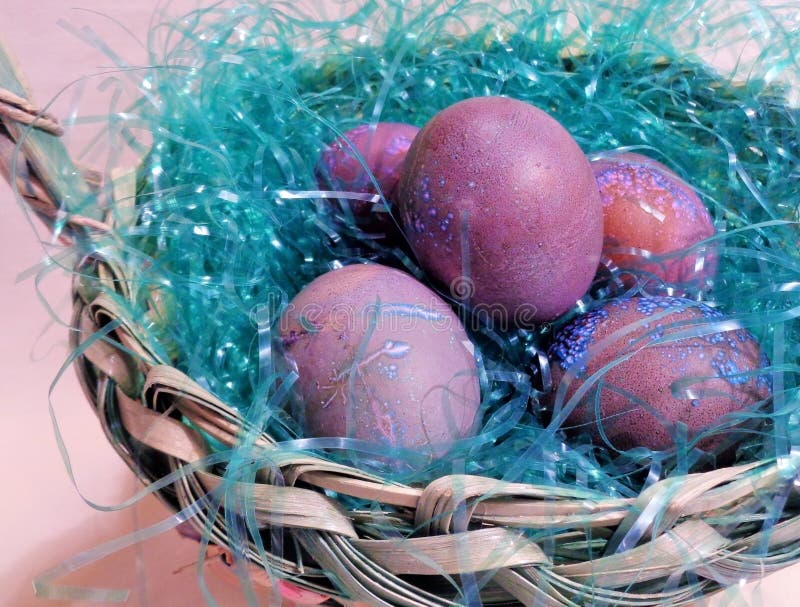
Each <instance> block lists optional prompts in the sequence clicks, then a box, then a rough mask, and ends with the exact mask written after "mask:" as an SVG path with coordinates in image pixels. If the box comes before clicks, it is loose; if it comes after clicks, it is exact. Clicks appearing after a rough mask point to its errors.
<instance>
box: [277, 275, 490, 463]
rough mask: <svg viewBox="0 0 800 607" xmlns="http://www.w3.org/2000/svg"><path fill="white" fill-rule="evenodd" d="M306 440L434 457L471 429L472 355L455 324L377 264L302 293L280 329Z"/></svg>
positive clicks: (442, 306)
mask: <svg viewBox="0 0 800 607" xmlns="http://www.w3.org/2000/svg"><path fill="white" fill-rule="evenodd" d="M280 336H281V343H282V345H283V350H284V353H285V356H286V358H287V359H288V360H289V361H290V362H291V363H292V364H293V365H294V366H295V367H296V370H297V373H298V375H299V379H298V380H297V383H296V387H297V392H298V396H299V399H298V400H299V404H298V407H297V408H296V411H295V413H296V415H297V419H298V420H299V421H300V423H301V425H302V427H303V428H304V431H305V435H306V436H308V437H348V438H356V439H363V440H367V441H371V442H378V443H382V444H383V443H386V444H389V445H393V446H397V447H406V448H412V447H413V448H415V449H418V450H419V451H420V452H426V453H429V454H430V455H438V454H442V453H443V452H444V451H446V450H447V448H448V446H449V445H450V444H451V443H452V442H453V441H454V440H456V439H458V438H462V437H465V436H468V435H470V434H471V433H472V432H473V430H474V429H475V423H476V413H477V411H478V406H479V404H480V400H481V399H480V390H479V386H478V373H477V367H476V362H475V357H474V354H473V347H472V344H471V343H470V341H469V338H468V337H467V334H466V332H465V331H464V328H463V326H462V325H461V322H460V321H459V319H458V317H457V316H456V315H455V314H454V313H453V311H452V309H451V308H450V306H448V305H447V304H446V303H445V302H444V301H443V300H442V299H441V298H440V297H439V296H438V295H436V294H435V293H434V292H433V291H431V290H430V289H428V288H427V287H426V286H425V285H423V284H422V283H420V282H418V281H417V280H416V279H414V278H413V277H412V276H410V275H408V274H406V273H404V272H401V271H399V270H395V269H392V268H387V267H385V266H381V265H378V264H356V265H349V266H345V267H343V268H341V269H337V270H333V271H331V272H328V273H326V274H323V275H322V276H320V277H318V278H316V279H315V280H314V281H312V282H311V283H310V284H308V285H307V286H306V287H305V288H304V289H303V290H302V291H301V292H300V293H299V294H298V295H297V296H296V297H295V298H294V299H293V300H292V301H291V303H290V305H289V306H288V309H287V310H286V312H285V313H284V314H283V316H282V318H281V321H280Z"/></svg>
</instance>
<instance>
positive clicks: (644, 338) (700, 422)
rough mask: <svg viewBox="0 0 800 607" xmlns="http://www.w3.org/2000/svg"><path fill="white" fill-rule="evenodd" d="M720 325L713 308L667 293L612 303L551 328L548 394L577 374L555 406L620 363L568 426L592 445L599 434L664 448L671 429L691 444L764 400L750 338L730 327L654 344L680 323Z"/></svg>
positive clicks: (760, 360) (623, 444)
mask: <svg viewBox="0 0 800 607" xmlns="http://www.w3.org/2000/svg"><path fill="white" fill-rule="evenodd" d="M723 320H725V317H724V316H723V315H722V314H721V313H720V312H719V311H717V310H714V309H713V308H710V307H708V306H706V305H704V304H701V303H698V302H695V301H690V300H687V299H680V298H676V297H636V298H630V299H620V300H613V301H611V302H609V303H607V304H606V305H604V306H602V307H600V308H597V309H595V310H592V311H590V312H588V313H586V314H583V315H581V316H579V317H577V318H575V319H574V320H572V321H571V322H569V323H568V324H567V325H565V326H564V327H563V328H561V329H560V330H559V331H558V332H557V334H556V335H555V337H554V341H553V344H552V346H551V347H550V349H549V355H550V359H551V364H552V371H553V382H554V386H555V387H556V388H554V394H553V397H554V398H555V397H556V395H557V392H556V390H557V386H558V384H559V382H560V381H561V379H562V378H563V377H564V375H565V373H566V372H567V371H571V372H572V374H574V375H576V378H575V379H574V380H572V381H571V382H570V383H569V384H568V385H567V390H566V393H565V394H564V398H563V400H562V401H560V402H558V403H555V404H556V409H558V408H559V407H560V406H561V405H564V404H566V403H567V402H568V401H569V399H570V398H572V396H573V395H574V394H575V393H576V392H577V391H578V389H579V388H581V387H582V386H583V384H584V381H585V380H586V378H587V377H589V376H591V375H592V374H594V373H596V372H598V371H601V370H603V369H604V367H605V366H606V365H610V364H612V363H614V362H616V361H621V362H619V363H618V364H614V365H613V366H611V367H610V368H609V369H607V370H605V371H604V372H603V376H602V383H599V384H595V385H594V386H593V387H592V388H591V389H590V390H589V391H588V392H586V394H584V395H583V396H582V397H581V398H580V399H579V401H578V403H577V406H576V407H575V408H574V409H573V410H572V412H571V413H570V414H569V417H568V419H567V421H566V423H567V426H569V427H572V428H574V429H576V430H583V431H587V432H588V433H589V434H590V435H591V436H592V438H593V440H594V441H595V442H597V443H598V444H600V445H604V444H605V441H604V440H603V438H602V434H603V433H604V434H605V436H606V437H607V439H608V440H609V442H610V443H611V445H612V446H613V447H614V448H616V449H620V450H625V449H630V448H632V447H647V448H649V449H653V450H663V449H668V448H670V447H671V446H673V445H674V434H673V433H674V431H675V427H676V424H678V423H682V424H685V425H686V426H687V429H688V432H689V435H688V436H689V438H690V439H691V438H692V437H694V436H697V434H698V433H700V432H701V431H703V430H706V429H708V428H712V427H714V426H715V425H716V424H718V423H719V420H720V419H721V418H722V417H724V416H725V415H727V414H729V413H733V412H735V411H739V410H741V409H745V408H747V407H750V406H752V405H754V404H756V403H759V402H760V401H762V400H764V399H766V398H768V397H769V395H770V392H771V389H770V382H769V379H768V378H767V377H766V376H765V375H763V374H759V373H758V371H759V370H760V369H761V368H763V366H764V365H765V364H767V361H766V358H765V357H764V356H763V354H762V352H761V350H760V348H759V344H758V342H757V341H756V340H755V338H754V337H753V335H752V334H750V333H749V332H748V331H746V330H744V329H732V330H729V331H722V332H718V333H711V334H707V335H698V336H694V337H688V336H687V337H684V338H681V339H677V340H675V341H670V342H668V343H659V344H656V343H653V342H654V341H655V340H656V339H659V338H663V337H669V336H670V335H675V333H676V332H679V331H687V330H691V329H690V327H688V326H687V321H702V322H705V323H710V322H719V321H723ZM693 326H694V327H699V326H702V325H693ZM598 390H599V399H598V398H597V397H598ZM596 403H597V407H599V413H600V417H599V418H598V416H597V412H598V411H597V410H596V408H595V405H596ZM721 440H722V437H721V436H718V435H713V436H709V437H707V438H705V439H702V440H701V441H700V444H699V445H698V446H699V447H701V448H703V449H706V450H713V449H714V448H716V447H717V445H718V444H720V441H721Z"/></svg>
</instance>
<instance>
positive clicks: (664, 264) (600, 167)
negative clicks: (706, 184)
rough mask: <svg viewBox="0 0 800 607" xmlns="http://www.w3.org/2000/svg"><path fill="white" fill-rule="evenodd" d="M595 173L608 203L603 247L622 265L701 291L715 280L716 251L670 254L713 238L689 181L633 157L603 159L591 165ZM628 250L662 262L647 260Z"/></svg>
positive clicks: (711, 227)
mask: <svg viewBox="0 0 800 607" xmlns="http://www.w3.org/2000/svg"><path fill="white" fill-rule="evenodd" d="M592 169H593V170H594V174H595V178H596V179H597V184H598V187H599V189H600V198H601V199H602V201H603V219H604V224H605V228H604V231H605V233H604V242H603V248H604V251H605V253H606V254H607V255H608V256H609V257H610V258H611V259H612V260H613V261H614V263H616V265H617V266H619V267H620V268H622V269H628V270H643V271H646V272H650V273H652V274H655V275H656V276H658V277H659V278H661V279H662V280H665V281H667V282H671V283H687V282H689V283H695V284H696V285H697V286H704V284H705V283H706V282H707V281H708V279H710V278H712V277H713V276H714V273H715V272H716V266H717V259H716V253H715V252H714V250H713V248H712V247H711V246H708V247H706V246H703V247H697V248H692V249H691V250H690V251H687V252H686V253H685V254H681V255H671V254H675V253H678V252H681V251H684V250H685V249H689V248H690V247H692V246H693V245H695V244H697V243H699V242H701V241H702V240H705V239H706V238H709V237H711V236H713V235H714V224H713V222H712V220H711V216H710V214H709V212H708V210H707V209H706V207H705V205H703V203H702V201H701V200H700V198H699V197H698V196H697V194H696V193H695V191H694V190H693V189H692V188H691V187H690V186H689V185H688V184H687V183H686V182H685V181H683V180H682V179H681V178H680V177H678V175H676V174H675V173H674V172H672V171H671V170H670V169H668V168H667V167H666V166H664V165H663V164H661V163H660V162H657V161H655V160H653V159H651V158H647V157H646V156H642V155H640V154H633V153H612V154H607V155H603V156H600V157H598V158H596V159H593V160H592ZM625 249H639V250H641V251H644V252H646V254H652V255H654V256H656V257H657V258H658V259H657V260H655V261H648V258H647V257H645V256H643V255H640V254H636V253H627V252H625ZM661 256H666V257H664V258H661Z"/></svg>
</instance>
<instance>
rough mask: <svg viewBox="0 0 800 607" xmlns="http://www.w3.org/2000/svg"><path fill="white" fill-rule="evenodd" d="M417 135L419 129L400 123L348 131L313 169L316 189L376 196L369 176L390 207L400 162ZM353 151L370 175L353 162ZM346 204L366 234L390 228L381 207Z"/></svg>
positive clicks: (389, 217) (385, 213)
mask: <svg viewBox="0 0 800 607" xmlns="http://www.w3.org/2000/svg"><path fill="white" fill-rule="evenodd" d="M418 132H419V128H418V127H416V126H413V125H411V124H405V123H402V122H378V123H375V124H363V125H360V126H357V127H355V128H354V129H351V130H349V131H347V132H346V133H345V134H344V137H341V138H339V139H337V140H336V141H334V142H333V143H332V144H331V145H329V146H328V147H327V148H326V149H325V150H324V151H323V153H322V157H321V158H320V161H319V163H318V164H317V168H316V174H317V181H318V183H319V187H320V188H321V189H324V190H329V189H330V190H338V191H343V192H355V193H359V194H375V193H376V192H377V190H376V188H375V184H373V182H372V179H371V178H370V172H371V173H372V176H373V177H375V180H376V181H377V182H378V185H379V186H380V191H381V193H382V194H383V196H384V198H385V199H386V201H387V202H388V203H389V204H390V205H393V203H394V200H395V195H396V189H397V183H398V181H399V180H400V171H401V169H402V167H403V162H404V161H405V158H406V154H407V153H408V148H409V147H410V146H411V142H412V141H413V140H414V137H415V136H416V135H417V133H418ZM353 148H355V149H356V150H358V153H359V154H361V156H362V158H363V159H364V162H365V163H366V165H367V167H368V168H369V172H368V171H367V170H365V168H364V166H363V165H362V164H361V162H360V161H359V160H358V158H356V155H355V154H354V152H353ZM345 204H349V205H350V208H351V209H352V211H353V215H354V216H355V218H356V220H357V221H358V223H359V225H360V226H361V227H362V228H364V229H366V230H369V231H379V230H386V229H388V228H390V226H391V225H393V222H392V219H391V216H390V214H389V213H387V212H386V209H385V207H384V206H383V205H382V204H381V203H373V202H369V201H361V200H349V201H346V202H345Z"/></svg>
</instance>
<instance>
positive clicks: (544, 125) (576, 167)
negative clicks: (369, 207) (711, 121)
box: [398, 97, 603, 325]
mask: <svg viewBox="0 0 800 607" xmlns="http://www.w3.org/2000/svg"><path fill="white" fill-rule="evenodd" d="M398 206H399V209H400V218H401V221H402V223H403V226H404V231H405V233H406V236H407V238H408V239H409V242H410V244H411V246H412V248H413V250H414V252H415V254H416V255H417V257H418V259H419V262H420V264H421V265H422V266H423V267H424V268H425V269H426V271H428V272H429V273H430V274H431V275H432V276H433V277H435V278H436V279H437V280H438V281H440V282H441V283H443V284H444V285H445V287H448V286H449V287H451V289H452V290H453V291H454V292H453V295H454V296H456V297H459V298H462V299H465V300H468V303H469V304H471V305H472V306H473V307H476V308H479V309H483V310H485V311H488V312H489V314H490V315H491V316H492V317H494V318H498V319H500V320H502V321H504V322H510V323H515V324H519V325H530V324H532V323H536V322H539V321H545V320H551V319H553V318H556V317H557V316H559V315H561V314H563V313H564V312H565V311H567V310H568V309H569V308H570V307H571V306H572V305H573V304H574V303H575V302H576V301H577V300H578V299H580V298H581V297H582V296H583V295H584V293H585V292H586V290H587V288H588V287H589V285H590V283H591V281H592V279H593V277H594V275H595V272H596V271H597V266H598V262H599V259H600V252H601V248H602V240H603V211H602V206H601V203H600V195H599V192H598V189H597V183H596V182H595V179H594V175H593V174H592V169H591V166H590V165H589V161H588V159H587V158H586V157H585V156H584V154H583V152H582V151H581V149H580V147H579V146H578V144H577V143H576V142H575V140H574V139H573V138H572V136H571V135H570V134H569V133H568V132H567V131H566V130H565V129H564V127H562V126H561V125H560V124H559V123H558V122H557V121H556V120H555V119H553V118H552V117H550V116H549V115H548V114H547V113H545V112H543V111H542V110H540V109H538V108H536V107H534V106H532V105H530V104H528V103H524V102H522V101H518V100H515V99H509V98H505V97H476V98H472V99H467V100H465V101H461V102H458V103H456V104H454V105H452V106H450V107H448V108H446V109H445V110H443V111H441V112H439V113H438V114H436V115H435V116H434V117H433V118H432V119H431V120H430V121H429V122H428V123H427V124H426V125H425V126H424V127H423V129H422V131H420V133H419V135H417V137H416V138H415V139H414V142H413V143H412V145H411V149H410V150H409V152H408V157H407V159H406V165H405V168H404V170H403V174H402V176H401V178H400V185H399V192H398Z"/></svg>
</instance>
